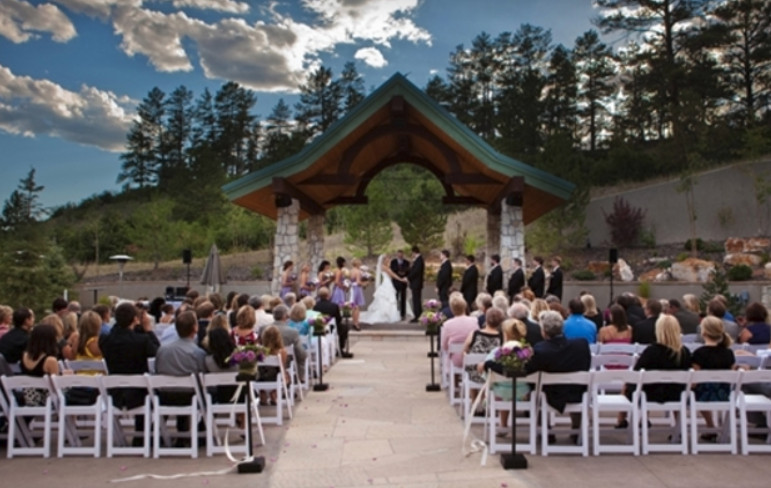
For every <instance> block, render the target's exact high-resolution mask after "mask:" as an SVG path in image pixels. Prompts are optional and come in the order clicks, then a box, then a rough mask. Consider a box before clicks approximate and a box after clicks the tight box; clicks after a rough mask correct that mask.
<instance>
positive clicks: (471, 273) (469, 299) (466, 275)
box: [460, 263, 479, 311]
mask: <svg viewBox="0 0 771 488" xmlns="http://www.w3.org/2000/svg"><path fill="white" fill-rule="evenodd" d="M478 285H479V270H478V269H477V265H476V264H473V263H472V264H470V265H469V267H468V268H466V271H464V272H463V279H462V280H461V284H460V292H461V293H463V299H464V300H466V304H467V305H468V309H469V311H470V310H471V308H472V306H473V305H474V301H475V300H476V299H477V286H478Z"/></svg>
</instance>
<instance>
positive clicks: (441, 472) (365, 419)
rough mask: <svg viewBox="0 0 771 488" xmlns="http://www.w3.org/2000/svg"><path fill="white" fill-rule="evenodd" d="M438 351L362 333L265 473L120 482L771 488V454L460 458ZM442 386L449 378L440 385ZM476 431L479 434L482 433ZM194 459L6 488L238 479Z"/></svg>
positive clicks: (123, 462) (117, 465)
mask: <svg viewBox="0 0 771 488" xmlns="http://www.w3.org/2000/svg"><path fill="white" fill-rule="evenodd" d="M427 350H428V341H427V338H426V337H425V336H422V335H420V334H405V333H403V332H391V333H389V332H380V331H375V330H372V331H369V332H364V333H354V334H353V337H352V347H351V351H352V352H353V353H355V355H356V356H355V358H353V359H350V360H344V361H338V362H337V364H336V365H335V366H334V367H333V368H332V369H331V370H330V372H329V374H327V375H325V376H324V381H325V382H326V383H329V384H330V390H329V391H327V392H323V393H318V392H310V393H309V395H308V396H307V397H306V399H305V401H303V402H301V403H298V405H297V409H296V412H295V418H294V420H292V421H291V422H288V423H287V424H286V425H285V426H284V427H276V426H266V427H265V431H266V435H267V437H268V445H267V446H263V447H257V448H256V454H258V455H263V456H265V458H266V470H265V471H264V472H263V473H261V474H249V475H238V474H235V473H232V472H231V473H227V474H224V475H211V474H207V475H202V476H196V477H192V478H180V479H173V480H163V481H161V480H147V479H145V480H142V481H131V482H124V483H119V484H117V485H115V486H125V487H145V486H152V487H155V486H161V487H185V488H192V487H197V486H227V487H228V488H230V487H234V488H236V487H241V486H244V487H246V486H249V487H255V486H266V487H276V488H285V487H286V488H316V487H318V488H349V487H368V486H380V487H405V488H430V487H437V488H438V487H442V488H444V487H450V488H455V487H457V488H461V487H480V488H481V487H485V488H507V487H508V488H514V487H544V488H553V487H570V488H582V487H591V488H598V487H604V486H613V485H619V484H623V486H624V488H635V487H673V488H674V487H678V488H689V487H693V488H697V487H698V488H705V487H713V486H714V487H724V486H741V487H766V486H768V480H769V479H771V463H769V462H768V461H769V460H771V456H768V455H753V456H748V457H742V456H729V455H721V454H700V455H698V456H680V455H674V454H673V455H655V456H646V457H633V456H627V455H607V456H602V457H588V458H581V457H575V456H549V457H542V456H540V455H539V456H528V460H529V462H530V468H529V469H528V470H526V471H504V470H503V469H502V468H501V467H500V464H499V462H498V456H497V455H496V456H490V457H489V459H488V461H487V465H486V466H480V456H479V455H472V456H470V457H464V456H463V454H462V452H461V438H462V432H463V425H462V423H461V421H460V420H459V419H458V417H457V415H456V414H455V411H454V410H453V408H451V407H450V406H449V404H448V402H447V399H446V396H445V394H444V393H443V392H437V393H427V392H426V391H425V385H426V383H427V382H428V381H429V379H430V378H429V361H428V359H427V358H426V351H427ZM437 381H438V378H437ZM477 433H479V431H478V430H477ZM200 453H201V456H204V457H201V458H199V459H195V460H192V459H189V458H180V459H175V458H162V459H158V460H156V459H149V460H146V459H142V458H135V457H129V458H114V459H106V458H100V459H93V458H82V457H69V458H65V459H55V458H54V459H48V460H44V459H40V458H14V459H12V460H9V459H6V458H5V452H4V451H3V452H0V456H1V457H0V480H2V485H3V486H27V487H37V486H40V487H51V486H78V487H79V486H84V487H89V486H105V485H110V482H111V481H115V480H117V479H120V478H125V477H129V476H134V475H138V474H143V473H155V474H162V475H173V474H177V473H191V472H206V471H217V470H222V469H227V468H228V467H229V463H228V461H227V459H225V457H224V456H218V457H213V458H206V457H205V455H204V453H205V451H204V450H203V449H202V450H201V451H200Z"/></svg>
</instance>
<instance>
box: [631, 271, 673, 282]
mask: <svg viewBox="0 0 771 488" xmlns="http://www.w3.org/2000/svg"><path fill="white" fill-rule="evenodd" d="M671 279H672V276H671V275H670V274H669V271H668V270H665V269H664V270H662V269H652V270H650V271H646V272H645V273H643V274H641V275H640V277H639V278H638V281H654V282H661V281H669V280H671Z"/></svg>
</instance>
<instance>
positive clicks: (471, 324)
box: [441, 292, 479, 368]
mask: <svg viewBox="0 0 771 488" xmlns="http://www.w3.org/2000/svg"><path fill="white" fill-rule="evenodd" d="M450 311H451V312H452V316H453V317H452V318H451V319H449V320H448V321H447V322H445V323H444V324H443V325H442V347H441V349H442V350H443V351H448V350H449V349H450V344H458V343H460V344H463V343H464V342H466V339H467V338H468V336H469V335H470V334H471V333H472V332H474V331H475V330H479V324H478V322H477V319H476V317H471V316H469V315H466V300H464V299H463V294H461V293H460V292H453V293H451V294H450ZM450 359H451V360H452V362H453V364H454V365H455V366H456V367H458V368H460V367H462V366H463V353H459V354H453V355H451V357H450Z"/></svg>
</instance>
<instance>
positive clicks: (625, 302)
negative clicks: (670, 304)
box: [616, 293, 661, 344]
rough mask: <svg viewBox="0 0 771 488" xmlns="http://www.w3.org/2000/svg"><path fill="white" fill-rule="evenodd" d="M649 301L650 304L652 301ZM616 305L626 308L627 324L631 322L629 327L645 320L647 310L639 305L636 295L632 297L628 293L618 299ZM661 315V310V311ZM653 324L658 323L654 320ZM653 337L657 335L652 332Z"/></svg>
mask: <svg viewBox="0 0 771 488" xmlns="http://www.w3.org/2000/svg"><path fill="white" fill-rule="evenodd" d="M648 301H649V302H650V300H648ZM616 303H617V304H619V305H621V306H622V307H624V312H626V320H627V322H629V325H631V326H632V327H634V326H635V325H637V322H640V321H642V320H645V310H644V309H643V308H642V307H641V306H640V305H639V304H638V299H637V297H635V296H634V295H631V294H628V293H624V294H622V295H619V296H618V297H616ZM659 313H661V310H659ZM656 315H658V314H656ZM653 323H654V324H655V323H656V321H655V320H654V321H653ZM651 330H653V329H651ZM651 335H655V334H653V332H651ZM635 342H637V341H635ZM645 344H649V343H648V342H646V343H645Z"/></svg>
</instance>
